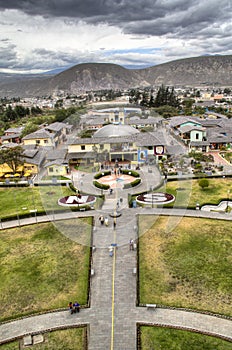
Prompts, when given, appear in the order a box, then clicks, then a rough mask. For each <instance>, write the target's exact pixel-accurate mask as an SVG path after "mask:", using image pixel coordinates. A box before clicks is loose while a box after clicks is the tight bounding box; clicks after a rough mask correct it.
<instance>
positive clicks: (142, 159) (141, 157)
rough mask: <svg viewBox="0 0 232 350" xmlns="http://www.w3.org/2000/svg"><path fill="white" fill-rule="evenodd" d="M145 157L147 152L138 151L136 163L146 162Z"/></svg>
mask: <svg viewBox="0 0 232 350" xmlns="http://www.w3.org/2000/svg"><path fill="white" fill-rule="evenodd" d="M147 155H148V151H147V149H145V150H138V162H146V161H147Z"/></svg>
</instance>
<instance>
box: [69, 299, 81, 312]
mask: <svg viewBox="0 0 232 350" xmlns="http://www.w3.org/2000/svg"><path fill="white" fill-rule="evenodd" d="M68 307H69V310H70V312H71V315H72V314H76V313H77V312H80V304H79V303H78V302H75V303H74V304H73V303H72V302H71V301H70V303H69V304H68Z"/></svg>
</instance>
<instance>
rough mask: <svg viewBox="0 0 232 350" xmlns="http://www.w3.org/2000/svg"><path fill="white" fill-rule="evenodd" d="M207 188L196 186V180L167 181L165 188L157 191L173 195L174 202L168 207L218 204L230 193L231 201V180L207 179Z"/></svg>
mask: <svg viewBox="0 0 232 350" xmlns="http://www.w3.org/2000/svg"><path fill="white" fill-rule="evenodd" d="M208 180H209V187H208V188H205V189H204V190H202V189H201V187H200V186H199V185H198V180H183V181H168V182H167V184H166V186H162V187H161V188H159V189H157V190H156V192H159V191H163V192H168V193H171V194H173V195H174V196H175V197H176V201H175V202H174V203H172V204H170V205H168V206H173V205H174V206H184V207H187V206H191V207H195V206H196V203H199V204H200V206H201V205H203V204H206V203H207V204H218V203H219V202H220V200H221V199H226V198H227V196H228V191H230V194H231V199H232V180H231V179H228V178H225V179H223V178H219V179H210V178H209V179H208Z"/></svg>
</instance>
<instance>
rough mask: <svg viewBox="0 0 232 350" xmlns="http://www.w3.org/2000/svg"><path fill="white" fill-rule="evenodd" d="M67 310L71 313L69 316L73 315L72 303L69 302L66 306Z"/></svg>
mask: <svg viewBox="0 0 232 350" xmlns="http://www.w3.org/2000/svg"><path fill="white" fill-rule="evenodd" d="M68 307H69V310H70V312H71V315H72V314H73V303H72V302H71V301H70V302H69V304H68Z"/></svg>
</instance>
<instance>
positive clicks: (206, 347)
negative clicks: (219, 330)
mask: <svg viewBox="0 0 232 350" xmlns="http://www.w3.org/2000/svg"><path fill="white" fill-rule="evenodd" d="M140 330H141V345H142V346H141V349H142V350H151V349H159V350H186V349H188V350H231V349H232V343H230V342H228V341H225V340H222V339H218V338H215V337H210V336H207V335H202V334H198V333H193V332H188V331H182V330H177V329H171V328H162V327H145V326H142V327H141V328H140ZM4 350H5V349H4Z"/></svg>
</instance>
